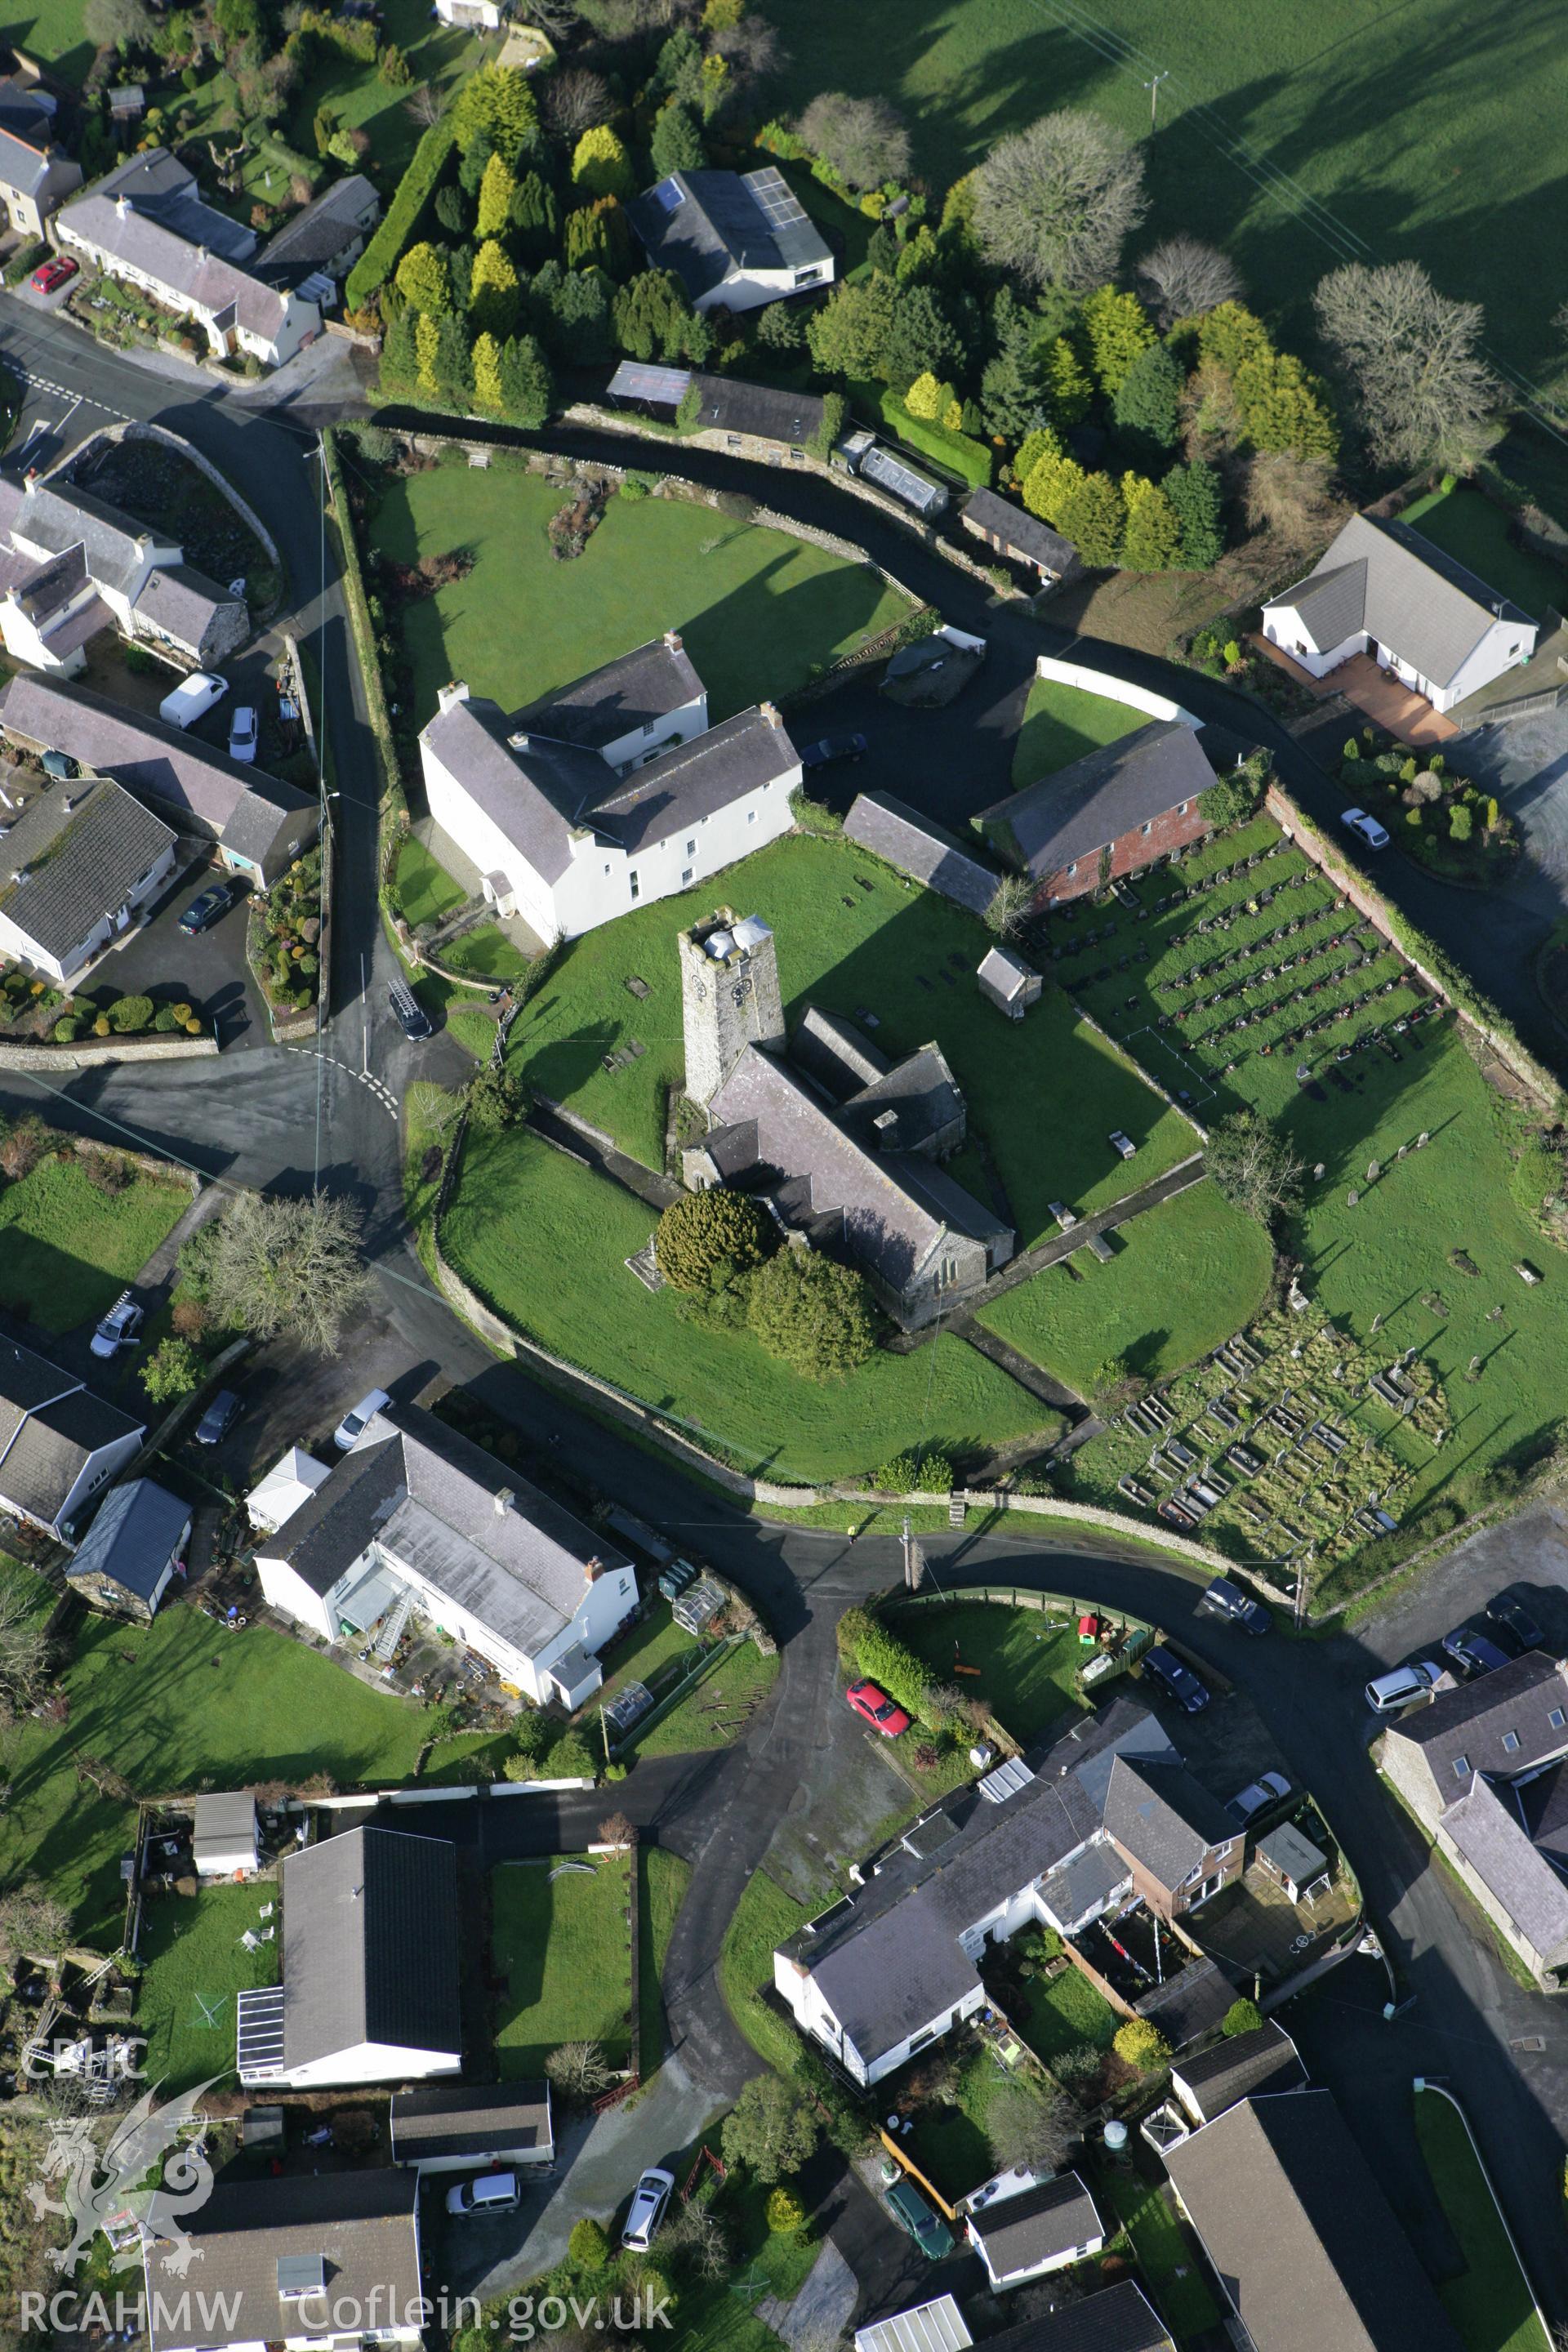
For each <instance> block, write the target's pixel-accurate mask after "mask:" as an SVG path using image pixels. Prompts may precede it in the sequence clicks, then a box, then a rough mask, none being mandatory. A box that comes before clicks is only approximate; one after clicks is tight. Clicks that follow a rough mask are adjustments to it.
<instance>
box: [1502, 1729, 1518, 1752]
mask: <svg viewBox="0 0 1568 2352" xmlns="http://www.w3.org/2000/svg"><path fill="white" fill-rule="evenodd" d="M1502 1752H1503V1754H1504V1755H1505V1756H1517V1755H1518V1753H1519V1734H1518V1732H1517V1731H1505V1732H1504V1733H1503V1736H1502Z"/></svg>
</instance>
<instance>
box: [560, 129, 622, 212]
mask: <svg viewBox="0 0 1568 2352" xmlns="http://www.w3.org/2000/svg"><path fill="white" fill-rule="evenodd" d="M572 184H573V185H574V187H577V188H581V190H582V191H583V194H584V195H585V196H629V195H630V194H631V193H632V167H631V160H630V158H629V157H628V155H627V153H626V149H625V148H624V147H623V146H622V144H621V142H620V141H619V140H618V139H617V138H616V134H615V132H614V131H612V130H611V129H610V128H609V126H608V124H606V123H603V122H598V123H595V125H594V127H593V129H592V130H591V131H584V133H583V136H582V137H581V139H579V140H578V142H577V145H576V148H575V150H574V153H573V157H572Z"/></svg>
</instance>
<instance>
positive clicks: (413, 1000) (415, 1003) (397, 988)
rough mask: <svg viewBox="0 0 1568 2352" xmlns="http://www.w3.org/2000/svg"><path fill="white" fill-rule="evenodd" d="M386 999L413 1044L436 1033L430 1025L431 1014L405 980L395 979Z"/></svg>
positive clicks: (399, 1025) (398, 1023)
mask: <svg viewBox="0 0 1568 2352" xmlns="http://www.w3.org/2000/svg"><path fill="white" fill-rule="evenodd" d="M386 1001H387V1003H389V1004H390V1005H391V1007H392V1011H393V1017H394V1018H395V1021H396V1023H397V1025H398V1027H399V1028H400V1029H401V1030H402V1032H403V1034H404V1035H405V1037H406V1038H407V1039H408V1040H409V1042H410V1043H411V1044H412V1045H418V1044H419V1042H420V1040H421V1039H422V1038H425V1037H430V1036H433V1035H434V1034H435V1032H434V1030H433V1029H432V1027H431V1025H430V1015H429V1014H428V1013H426V1010H425V1007H424V1006H423V1005H422V1004H421V1003H420V1002H419V999H418V998H417V997H416V995H415V993H414V991H413V990H412V989H411V988H410V987H409V986H408V984H407V982H405V981H401V980H395V981H394V982H392V984H391V986H390V987H389V988H388V990H387V992H386Z"/></svg>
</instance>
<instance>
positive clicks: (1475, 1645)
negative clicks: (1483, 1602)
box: [1438, 1623, 1508, 1682]
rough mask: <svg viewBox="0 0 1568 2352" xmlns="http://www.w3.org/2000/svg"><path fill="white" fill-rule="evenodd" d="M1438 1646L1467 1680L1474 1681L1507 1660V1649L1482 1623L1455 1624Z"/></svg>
mask: <svg viewBox="0 0 1568 2352" xmlns="http://www.w3.org/2000/svg"><path fill="white" fill-rule="evenodd" d="M1438 1647H1439V1648H1440V1649H1441V1651H1442V1653H1443V1655H1444V1656H1445V1657H1446V1658H1447V1660H1448V1661H1449V1662H1450V1664H1453V1665H1456V1666H1457V1667H1458V1670H1459V1672H1460V1673H1461V1674H1462V1675H1464V1676H1465V1679H1466V1680H1467V1682H1474V1681H1475V1680H1476V1678H1477V1677H1478V1676H1479V1675H1490V1674H1495V1673H1496V1672H1497V1669H1498V1668H1499V1666H1506V1665H1507V1664H1508V1652H1507V1651H1506V1650H1504V1649H1501V1648H1500V1647H1499V1645H1498V1643H1496V1642H1494V1641H1493V1640H1492V1638H1491V1636H1490V1634H1489V1633H1484V1632H1483V1631H1482V1629H1481V1627H1480V1626H1479V1625H1474V1624H1468V1623H1467V1624H1464V1625H1456V1626H1455V1628H1454V1630H1453V1632H1452V1633H1445V1634H1444V1636H1443V1639H1442V1641H1441V1643H1439V1644H1438Z"/></svg>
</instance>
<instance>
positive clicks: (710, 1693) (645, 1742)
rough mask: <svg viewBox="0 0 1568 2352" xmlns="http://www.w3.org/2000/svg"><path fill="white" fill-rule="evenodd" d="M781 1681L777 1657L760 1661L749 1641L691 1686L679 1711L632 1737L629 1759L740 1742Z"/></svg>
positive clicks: (720, 1746)
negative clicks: (763, 1702)
mask: <svg viewBox="0 0 1568 2352" xmlns="http://www.w3.org/2000/svg"><path fill="white" fill-rule="evenodd" d="M778 1677H779V1662H778V1659H777V1658H776V1657H773V1658H764V1657H763V1654H762V1652H761V1651H760V1650H759V1649H758V1648H757V1646H756V1644H755V1643H753V1642H742V1644H741V1647H740V1648H739V1649H738V1650H731V1653H730V1654H729V1656H728V1657H727V1658H725V1659H723V1660H721V1663H720V1664H718V1665H716V1666H715V1667H714V1668H713V1671H712V1672H711V1674H707V1675H703V1677H702V1679H701V1681H700V1682H696V1683H693V1684H692V1685H691V1688H690V1689H689V1691H688V1692H687V1693H686V1696H684V1697H683V1698H682V1699H681V1701H680V1703H679V1706H672V1707H671V1708H670V1710H669V1713H668V1715H665V1716H661V1717H659V1719H658V1722H657V1723H656V1724H653V1725H651V1726H650V1727H649V1728H648V1729H647V1731H646V1732H643V1733H641V1734H640V1735H639V1734H638V1733H637V1732H635V1731H634V1732H633V1734H632V1738H631V1746H630V1748H629V1749H628V1751H627V1752H628V1753H629V1754H635V1755H637V1756H685V1755H689V1754H690V1753H692V1752H694V1751H695V1750H697V1749H699V1748H728V1747H729V1746H730V1745H731V1741H733V1740H736V1739H739V1738H741V1737H742V1733H743V1732H744V1730H745V1728H746V1726H747V1724H748V1722H749V1721H750V1720H751V1717H752V1714H753V1713H754V1712H755V1710H756V1708H757V1706H759V1705H760V1704H761V1702H762V1701H763V1699H764V1698H765V1697H766V1696H767V1695H768V1693H769V1691H771V1690H772V1688H773V1685H774V1683H776V1682H777V1680H778Z"/></svg>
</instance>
